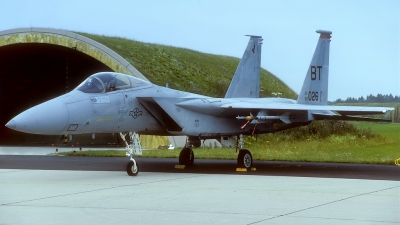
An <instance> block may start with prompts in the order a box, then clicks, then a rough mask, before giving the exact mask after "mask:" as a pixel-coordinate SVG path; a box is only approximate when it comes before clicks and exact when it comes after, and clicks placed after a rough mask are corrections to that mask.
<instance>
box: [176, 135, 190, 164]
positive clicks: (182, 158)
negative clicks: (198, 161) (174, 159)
mask: <svg viewBox="0 0 400 225" xmlns="http://www.w3.org/2000/svg"><path fill="white" fill-rule="evenodd" d="M193 163H194V153H193V149H192V143H191V142H190V139H189V140H188V141H187V142H186V145H185V147H184V148H183V149H182V151H181V153H179V165H185V166H192V165H193Z"/></svg>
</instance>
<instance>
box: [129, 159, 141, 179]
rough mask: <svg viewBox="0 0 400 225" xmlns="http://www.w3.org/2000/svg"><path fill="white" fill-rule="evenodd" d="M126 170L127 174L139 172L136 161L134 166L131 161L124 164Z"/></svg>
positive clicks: (132, 174)
mask: <svg viewBox="0 0 400 225" xmlns="http://www.w3.org/2000/svg"><path fill="white" fill-rule="evenodd" d="M126 172H127V173H128V175H129V176H136V175H137V174H138V173H139V165H138V164H137V163H136V167H135V165H134V163H133V162H132V161H130V162H129V163H128V165H126Z"/></svg>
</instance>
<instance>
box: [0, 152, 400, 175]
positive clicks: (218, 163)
mask: <svg viewBox="0 0 400 225" xmlns="http://www.w3.org/2000/svg"><path fill="white" fill-rule="evenodd" d="M126 161H128V159H127V158H118V157H62V156H20V155H19V156H16V155H2V156H0V169H27V170H82V171H121V172H125V170H126V168H125V166H124V165H125V164H124V163H123V162H126ZM137 163H138V164H139V167H140V170H141V172H165V173H200V174H241V175H264V176H294V177H321V178H348V179H371V180H397V181H400V176H399V174H400V167H398V166H395V165H393V166H391V165H365V164H345V163H310V162H276V161H255V162H254V167H255V168H256V171H248V172H237V171H236V168H237V162H236V160H209V159H198V160H196V162H195V164H194V165H193V166H191V167H186V168H184V169H176V168H175V165H177V164H178V160H177V159H175V158H137ZM132 179H134V178H132Z"/></svg>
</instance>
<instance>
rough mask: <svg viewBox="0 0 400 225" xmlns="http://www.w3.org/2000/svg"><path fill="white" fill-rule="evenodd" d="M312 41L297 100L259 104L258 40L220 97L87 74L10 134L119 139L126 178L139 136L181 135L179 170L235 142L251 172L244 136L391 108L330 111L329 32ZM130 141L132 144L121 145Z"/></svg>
mask: <svg viewBox="0 0 400 225" xmlns="http://www.w3.org/2000/svg"><path fill="white" fill-rule="evenodd" d="M316 32H317V33H318V34H319V38H318V43H317V46H316V49H315V52H314V56H313V58H312V60H311V63H310V66H309V68H308V71H307V74H306V77H305V79H304V83H303V87H302V89H301V92H300V94H299V97H298V99H297V100H292V99H286V98H259V91H260V63H261V46H262V41H263V39H262V37H261V36H253V35H249V36H250V40H249V42H248V44H247V47H246V49H245V52H244V54H243V57H242V59H241V61H240V63H239V65H238V67H237V70H236V72H235V74H234V77H233V79H232V81H231V84H230V86H229V88H228V91H227V93H226V95H225V97H224V98H214V97H209V96H204V95H198V94H194V93H188V92H184V91H179V90H174V89H170V88H167V87H161V86H157V85H155V84H152V83H150V82H148V81H145V80H141V79H138V78H135V77H132V76H129V75H124V74H120V73H113V72H100V73H96V74H93V75H91V76H90V77H88V78H87V79H86V80H85V81H83V83H81V84H80V85H79V86H78V87H76V88H75V89H74V90H72V91H71V92H69V93H67V94H64V95H62V96H59V97H57V98H54V99H52V100H49V101H47V102H45V103H42V104H40V105H37V106H35V107H33V108H30V109H28V110H26V111H24V112H22V113H21V114H19V115H17V116H16V117H14V118H13V119H11V120H10V121H9V122H8V123H7V124H6V126H7V127H8V128H11V129H14V130H17V131H21V132H26V133H33V134H44V135H60V134H68V135H70V137H71V135H74V134H83V133H91V134H92V136H93V138H94V137H95V134H96V133H120V135H121V137H122V139H123V140H124V141H125V143H126V145H127V149H128V150H127V155H128V156H129V157H130V162H129V163H128V165H127V173H128V174H129V175H131V176H135V175H137V174H138V172H139V167H138V164H137V163H136V161H135V160H134V158H133V155H134V154H141V147H140V142H139V134H148V135H165V136H174V135H179V136H182V135H184V136H187V137H188V138H187V143H186V146H185V147H184V148H183V149H182V151H181V152H180V155H179V164H181V165H186V166H190V165H192V164H193V162H194V153H193V146H199V145H200V143H201V141H202V140H205V139H220V140H221V142H233V141H234V140H236V142H237V148H238V149H239V153H238V158H237V162H238V165H239V166H240V167H242V168H243V167H244V168H246V169H250V168H251V167H252V164H253V157H252V154H251V152H250V151H249V150H247V149H245V148H244V143H243V135H255V134H263V133H273V132H278V131H281V130H286V129H290V128H293V127H298V126H304V125H308V124H309V123H311V122H312V121H314V120H369V121H374V120H375V121H381V120H380V119H371V118H366V117H362V116H364V115H373V114H384V113H386V112H388V111H390V110H393V108H386V107H350V106H330V105H327V103H328V70H329V46H330V41H331V34H332V32H330V31H324V30H317V31H316ZM126 135H129V137H130V142H129V143H128V141H127V140H126V138H125V137H126Z"/></svg>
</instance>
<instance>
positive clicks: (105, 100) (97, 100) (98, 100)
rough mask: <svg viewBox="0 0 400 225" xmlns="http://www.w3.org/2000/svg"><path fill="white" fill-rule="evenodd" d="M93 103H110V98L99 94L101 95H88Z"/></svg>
mask: <svg viewBox="0 0 400 225" xmlns="http://www.w3.org/2000/svg"><path fill="white" fill-rule="evenodd" d="M90 100H92V103H93V104H108V103H110V102H111V101H110V98H109V97H108V96H101V97H90Z"/></svg>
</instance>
